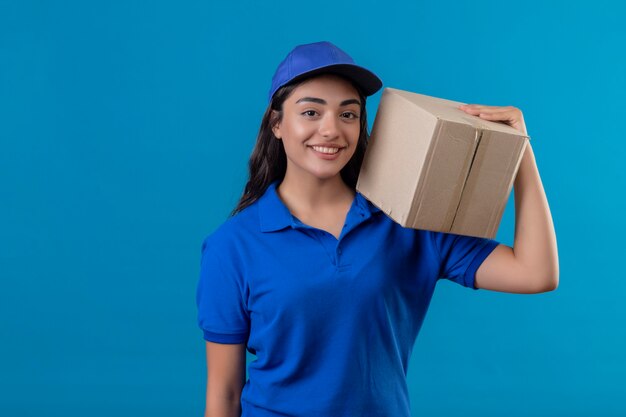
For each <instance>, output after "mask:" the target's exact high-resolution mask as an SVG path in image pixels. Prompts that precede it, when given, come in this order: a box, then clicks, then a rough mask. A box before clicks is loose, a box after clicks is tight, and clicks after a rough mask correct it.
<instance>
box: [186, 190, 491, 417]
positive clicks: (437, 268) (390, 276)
mask: <svg viewBox="0 0 626 417" xmlns="http://www.w3.org/2000/svg"><path fill="white" fill-rule="evenodd" d="M277 185H278V181H276V182H274V183H272V184H271V185H270V186H269V187H268V188H267V190H266V192H265V193H264V195H263V196H262V197H261V198H260V199H259V200H257V201H256V202H255V203H253V204H252V205H250V206H248V207H246V208H245V209H244V210H242V211H241V212H239V213H238V214H237V215H235V216H233V217H230V218H229V219H228V220H227V221H225V222H224V223H223V224H222V225H221V226H220V227H218V228H217V229H216V230H215V231H214V232H213V233H211V234H210V235H209V236H207V237H206V239H205V240H204V242H203V243H202V261H201V268H200V277H199V281H198V286H197V306H198V324H199V326H200V328H201V329H202V331H203V335H204V339H205V340H208V341H212V342H219V343H246V344H247V349H248V351H250V352H251V353H253V354H255V355H256V356H257V359H256V360H255V361H252V362H251V363H250V364H249V365H248V376H249V378H248V380H247V381H246V384H245V386H244V388H243V391H242V394H241V405H242V417H269V416H272V417H276V416H303V417H309V416H310V417H320V416H325V417H326V416H333V417H343V416H361V415H367V416H372V417H376V416H380V417H389V416H394V417H409V416H410V415H411V413H410V408H409V394H408V389H407V384H406V375H407V369H408V362H409V357H410V355H411V350H412V347H413V344H414V342H415V339H416V337H417V334H418V332H419V330H420V327H421V325H422V322H423V320H424V316H425V314H426V311H427V309H428V305H429V303H430V300H431V297H432V295H433V291H434V289H435V284H436V283H437V280H438V279H439V278H446V279H450V280H452V281H455V282H457V283H459V284H461V285H464V286H466V287H469V288H474V277H475V273H476V270H477V269H478V267H479V266H480V264H481V263H482V262H483V260H484V259H485V258H486V257H487V256H488V255H489V253H491V251H492V250H493V249H494V248H495V247H496V246H497V245H498V242H497V241H495V240H492V239H483V238H475V237H468V236H460V235H454V234H447V233H437V232H430V231H424V230H415V229H410V228H404V227H402V226H400V225H399V224H397V223H395V222H394V221H392V220H391V219H390V218H389V217H387V216H386V215H385V214H384V213H383V212H382V211H381V210H380V209H378V208H377V207H376V206H374V205H373V204H372V203H370V202H369V201H368V200H366V199H365V198H364V197H363V196H362V195H361V194H360V193H358V192H357V193H356V196H355V198H354V200H353V202H352V205H351V207H350V210H349V212H348V215H347V217H346V222H345V225H344V226H343V229H342V232H341V235H340V236H339V239H336V238H335V237H334V236H333V235H332V234H330V233H328V232H326V231H323V230H320V229H317V228H314V227H311V226H308V225H306V224H304V223H302V222H301V221H300V220H298V219H297V218H296V217H295V216H293V215H292V214H291V213H290V212H289V210H288V208H287V207H286V206H285V205H284V203H283V202H282V200H281V199H280V197H279V196H278V193H277V192H276V186H277ZM474 289H475V288H474Z"/></svg>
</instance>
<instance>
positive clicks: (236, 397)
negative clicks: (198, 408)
mask: <svg viewBox="0 0 626 417" xmlns="http://www.w3.org/2000/svg"><path fill="white" fill-rule="evenodd" d="M245 346H246V345H245V343H237V344H222V343H214V342H209V341H207V342H206V360H207V387H206V409H205V412H204V415H205V417H240V416H241V402H240V401H241V390H242V389H243V386H244V384H245V381H246V348H245Z"/></svg>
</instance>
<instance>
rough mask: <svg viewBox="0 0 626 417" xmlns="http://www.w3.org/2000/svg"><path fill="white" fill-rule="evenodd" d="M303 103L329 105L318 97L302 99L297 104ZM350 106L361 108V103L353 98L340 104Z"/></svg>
mask: <svg viewBox="0 0 626 417" xmlns="http://www.w3.org/2000/svg"><path fill="white" fill-rule="evenodd" d="M303 101H310V102H312V103H318V104H328V103H326V100H323V99H321V98H317V97H302V98H301V99H299V100H298V101H296V104H298V103H300V102H303ZM348 104H358V105H359V106H360V105H361V102H360V101H359V100H357V99H355V98H351V99H348V100H344V101H342V102H341V103H339V105H340V106H347V105H348Z"/></svg>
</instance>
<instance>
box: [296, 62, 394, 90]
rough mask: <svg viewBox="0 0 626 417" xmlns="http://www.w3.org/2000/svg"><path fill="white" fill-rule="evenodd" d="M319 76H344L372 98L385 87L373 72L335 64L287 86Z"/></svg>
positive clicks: (315, 70) (310, 72)
mask: <svg viewBox="0 0 626 417" xmlns="http://www.w3.org/2000/svg"><path fill="white" fill-rule="evenodd" d="M319 74H337V75H342V76H344V77H346V78H348V79H350V80H352V81H353V82H354V83H355V84H356V85H357V86H358V87H359V88H360V89H361V91H362V92H363V94H365V95H366V96H371V95H372V94H374V93H376V92H377V91H378V90H380V89H381V87H382V86H383V82H382V80H381V79H380V78H378V76H377V75H376V74H374V73H373V72H372V71H370V70H367V69H365V68H363V67H360V66H358V65H353V64H333V65H327V66H324V67H319V68H315V69H312V70H310V71H307V72H305V73H302V74H300V75H298V76H297V77H294V78H293V79H291V80H290V81H289V82H288V83H287V84H291V83H293V82H295V81H300V80H303V79H305V78H309V77H312V76H314V75H319Z"/></svg>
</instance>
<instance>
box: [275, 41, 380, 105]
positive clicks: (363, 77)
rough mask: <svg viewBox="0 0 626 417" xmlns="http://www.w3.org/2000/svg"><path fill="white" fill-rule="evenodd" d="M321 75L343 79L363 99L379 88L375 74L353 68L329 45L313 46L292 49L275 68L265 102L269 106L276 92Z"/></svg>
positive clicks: (359, 67) (353, 66)
mask: <svg viewBox="0 0 626 417" xmlns="http://www.w3.org/2000/svg"><path fill="white" fill-rule="evenodd" d="M322 73H332V74H338V75H343V76H345V77H347V78H348V79H350V80H352V81H353V82H354V83H355V84H356V85H357V86H358V87H359V88H360V89H361V90H362V92H363V94H365V95H366V96H371V95H372V94H374V93H375V92H377V91H378V90H380V88H381V87H382V86H383V82H382V81H381V80H380V78H378V77H377V76H376V74H374V73H373V72H372V71H370V70H367V69H365V68H363V67H361V66H359V65H356V64H355V63H354V60H353V59H352V58H350V55H348V54H347V53H345V52H344V51H342V50H341V49H339V48H338V47H336V46H335V45H333V44H332V43H330V42H326V41H323V42H315V43H308V44H305V45H298V46H296V47H295V48H293V50H292V51H291V52H289V54H288V55H287V56H286V57H285V59H284V60H283V61H282V62H281V63H280V64H279V65H278V68H276V72H275V73H274V77H272V88H270V91H269V95H268V100H267V101H268V102H271V101H272V97H273V96H274V93H275V92H276V90H278V89H279V88H280V87H282V86H283V85H285V84H287V83H289V82H291V81H296V80H300V79H304V78H308V77H310V76H313V75H317V74H322Z"/></svg>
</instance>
